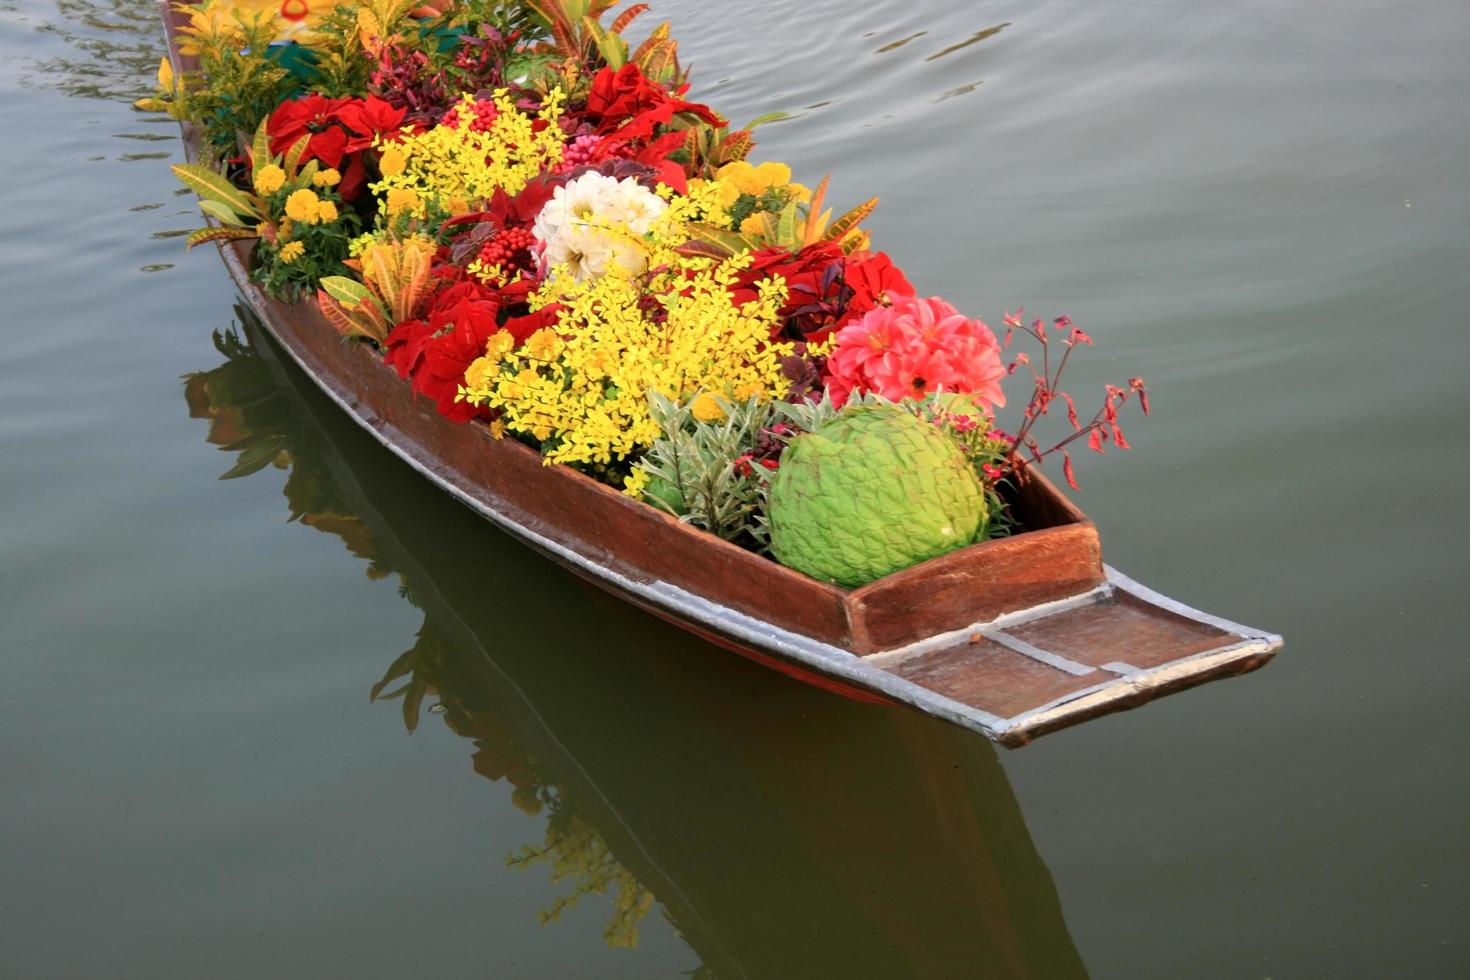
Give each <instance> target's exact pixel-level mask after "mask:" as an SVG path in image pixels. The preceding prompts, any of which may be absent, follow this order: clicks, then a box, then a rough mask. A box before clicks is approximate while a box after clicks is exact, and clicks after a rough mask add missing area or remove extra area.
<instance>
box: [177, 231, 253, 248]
mask: <svg viewBox="0 0 1470 980" xmlns="http://www.w3.org/2000/svg"><path fill="white" fill-rule="evenodd" d="M259 237H260V236H259V235H257V234H256V233H255V229H254V228H200V229H199V230H198V231H191V232H189V237H188V238H186V239H184V247H185V248H193V247H194V246H195V245H203V244H204V243H205V242H220V241H230V240H234V239H237V238H259Z"/></svg>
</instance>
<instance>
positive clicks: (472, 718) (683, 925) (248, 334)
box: [186, 309, 1085, 977]
mask: <svg viewBox="0 0 1470 980" xmlns="http://www.w3.org/2000/svg"><path fill="white" fill-rule="evenodd" d="M237 313H238V314H239V316H240V317H241V320H242V322H243V323H244V328H245V329H244V334H243V338H242V337H241V336H239V335H236V334H234V333H228V334H224V335H218V336H217V338H216V344H217V346H218V347H219V349H220V352H221V354H223V355H224V358H225V360H224V363H223V364H221V365H219V366H218V367H216V368H214V369H213V370H210V371H206V372H202V373H199V374H194V375H191V376H189V377H188V378H187V380H186V394H187V398H188V403H189V409H190V414H191V415H193V416H195V417H199V418H207V419H209V422H210V431H209V441H210V442H212V443H215V444H217V445H219V446H221V447H222V448H225V449H228V450H230V451H231V452H233V453H235V454H236V456H235V465H234V466H233V467H232V468H231V469H230V471H229V472H228V474H227V475H228V476H245V475H248V474H250V473H253V472H256V471H259V470H264V469H267V468H268V467H271V466H275V467H277V468H284V469H285V470H286V471H287V475H286V485H285V495H286V498H287V501H288V503H289V506H290V509H291V517H292V519H296V520H299V521H300V522H301V523H303V524H308V525H310V526H312V527H315V528H317V529H318V530H322V531H326V532H328V533H331V534H334V535H337V536H338V537H340V538H341V539H342V540H343V542H344V543H345V544H346V545H347V547H348V548H349V549H350V550H351V552H352V553H353V554H355V555H357V556H359V557H361V558H362V559H363V560H365V561H366V562H368V575H369V577H371V578H382V577H384V576H387V575H397V576H399V578H400V579H401V582H402V590H401V591H402V593H403V595H404V597H405V598H406V599H407V600H408V601H409V602H411V603H413V604H414V605H415V606H416V607H418V608H419V609H421V610H422V611H423V613H424V624H423V627H422V628H421V629H420V630H419V632H418V635H417V637H416V639H415V641H414V643H413V646H412V647H411V648H410V649H409V650H408V651H407V652H406V653H404V654H402V655H401V656H399V657H398V658H397V659H396V660H395V661H393V662H392V664H391V665H390V666H389V667H388V669H387V671H386V673H385V674H384V676H383V677H382V679H381V680H379V681H378V682H377V684H375V685H373V686H372V693H373V694H374V696H375V697H378V698H384V699H387V698H392V699H396V700H397V701H398V702H400V704H401V707H402V711H403V720H404V722H405V723H406V724H407V726H408V728H409V729H410V730H412V729H413V728H414V727H415V726H417V725H419V724H427V723H430V722H431V719H425V718H423V717H422V715H423V714H424V713H425V712H426V711H432V712H433V713H436V714H438V715H439V717H440V718H441V719H442V721H443V722H444V723H445V724H447V725H448V726H449V727H450V728H451V729H452V730H453V731H455V732H456V733H457V734H459V735H462V736H464V737H465V738H468V739H471V740H473V743H474V751H473V755H472V758H473V766H474V769H475V771H476V772H477V773H479V774H480V775H482V776H485V777H487V778H489V779H493V780H502V779H503V780H506V781H508V782H509V783H510V784H512V785H513V786H514V795H513V799H514V801H515V803H516V805H517V806H519V807H520V808H521V809H523V810H525V811H527V812H529V813H533V814H540V815H542V816H544V818H545V821H546V829H545V841H544V844H543V845H541V846H540V847H534V848H527V849H525V850H523V851H520V852H517V853H513V854H511V855H509V857H508V860H509V861H510V862H511V863H512V864H519V865H524V866H527V867H528V868H529V867H541V868H544V870H545V872H547V873H549V874H550V875H552V877H553V879H554V880H556V881H558V882H559V883H560V884H561V887H562V889H563V890H564V892H565V894H566V897H565V898H564V899H562V900H561V901H560V902H559V903H558V904H557V905H556V906H554V907H552V908H549V909H545V910H543V911H542V913H541V914H542V918H543V921H550V920H554V919H555V918H556V917H557V915H558V914H559V913H560V912H561V911H562V910H563V909H564V908H566V907H567V906H568V905H570V904H572V903H574V902H575V901H577V899H578V898H580V897H581V896H583V895H586V894H591V893H597V894H602V895H610V896H611V897H612V900H613V912H612V915H611V919H610V921H609V922H608V923H607V926H606V929H605V936H606V939H607V941H608V942H609V943H610V944H613V945H620V946H632V945H635V944H636V942H637V937H638V926H639V922H640V920H641V919H642V918H643V917H644V916H645V915H646V914H647V913H648V912H649V911H650V910H651V909H652V908H653V906H654V905H655V904H657V905H658V906H660V907H661V909H662V911H663V914H665V915H666V916H667V917H668V919H669V920H670V921H671V922H672V923H673V925H674V926H675V928H676V929H677V930H678V932H679V933H680V935H681V936H682V937H683V938H684V940H685V941H686V942H688V943H689V945H690V946H691V947H692V948H693V949H694V950H695V951H696V952H697V953H698V955H699V956H700V957H701V958H702V960H703V963H704V966H703V967H702V968H701V971H700V975H703V976H719V977H740V976H845V975H861V976H1046V977H1066V976H1082V975H1085V971H1084V969H1083V967H1082V964H1081V961H1080V959H1079V957H1078V955H1077V952H1076V950H1075V948H1074V946H1073V943H1072V940H1071V937H1070V936H1069V935H1068V933H1067V928H1066V924H1065V922H1064V921H1063V918H1062V913H1061V908H1060V905H1059V903H1058V900H1057V895H1056V891H1055V888H1054V886H1053V885H1052V881H1051V877H1050V875H1049V873H1048V872H1047V869H1046V866H1045V865H1044V864H1043V863H1042V861H1041V859H1040V857H1039V856H1038V855H1037V853H1036V849H1035V847H1034V846H1033V845H1032V843H1031V840H1030V837H1029V836H1028V834H1027V831H1026V825H1025V822H1024V819H1023V817H1022V815H1021V812H1020V809H1019V807H1018V806H1017V803H1016V800H1015V797H1014V795H1013V793H1012V792H1011V789H1010V786H1009V784H1008V782H1007V780H1006V776H1005V771H1004V769H1003V768H1002V767H1001V765H1000V763H999V761H998V759H997V758H996V752H995V749H994V747H993V746H992V745H991V744H990V743H989V742H987V741H986V740H985V739H983V738H981V737H979V736H977V735H973V734H970V733H967V732H965V731H963V730H961V729H958V728H955V727H953V726H950V725H946V724H944V723H942V722H938V721H934V720H932V719H929V718H926V717H924V716H922V715H920V714H918V713H917V712H913V711H909V710H906V709H900V708H885V707H878V706H873V705H865V704H857V703H854V702H849V701H845V700H843V699H841V698H838V697H835V696H833V695H830V694H826V693H824V692H821V691H818V690H815V689H812V688H809V687H807V686H805V685H803V684H800V683H797V682H795V681H792V680H789V679H788V678H785V677H783V676H781V675H779V674H777V673H775V672H773V671H767V670H765V669H763V668H760V667H758V666H755V665H752V664H750V663H748V662H746V661H744V660H742V659H741V658H738V657H734V656H731V655H730V654H729V653H727V652H725V651H723V650H720V649H718V648H716V647H713V646H708V645H706V644H704V643H702V642H700V641H698V640H695V639H693V638H691V637H689V636H688V635H687V634H685V633H683V632H682V631H680V630H678V629H676V628H674V627H672V626H668V625H666V624H664V623H662V622H661V621H659V620H656V619H654V618H652V617H650V616H648V615H646V614H643V613H641V612H638V611H637V610H635V609H632V608H631V607H629V606H627V605H625V604H623V603H621V602H619V601H617V600H616V599H613V598H611V597H609V596H607V595H606V594H605V593H603V592H601V591H600V590H598V589H596V588H595V587H593V586H591V585H588V584H586V583H583V582H582V581H581V580H580V579H577V578H576V577H574V576H572V575H571V574H569V573H567V572H565V571H564V570H562V569H561V568H559V567H558V566H556V565H554V564H552V563H551V562H548V561H545V560H544V559H542V558H540V557H538V556H535V555H533V554H532V553H531V552H529V551H528V550H526V549H525V548H524V547H523V546H521V545H520V544H518V543H517V542H515V541H514V540H512V539H510V538H509V537H507V536H505V535H504V534H503V533H501V532H499V531H497V530H496V529H495V528H493V527H491V526H490V525H488V524H487V523H486V522H484V521H483V520H481V519H479V518H478V517H476V516H475V515H474V514H472V513H471V512H470V511H469V510H467V509H466V508H463V507H461V506H459V505H458V504H456V503H455V502H454V501H452V500H451V499H449V498H448V497H447V496H445V495H443V494H442V493H441V492H440V491H438V490H437V489H436V488H435V487H434V486H433V485H432V484H430V483H429V482H428V481H427V480H424V479H423V478H422V477H421V476H419V475H418V474H416V473H415V472H413V471H412V470H410V469H409V468H408V467H407V466H405V465H403V464H402V463H400V462H399V461H398V460H397V459H396V458H394V457H393V456H392V455H391V454H390V453H388V452H386V451H385V450H383V449H382V448H381V447H380V446H379V445H378V444H377V443H376V442H375V441H374V440H372V439H371V438H369V437H368V436H367V435H365V434H364V433H362V432H361V431H360V430H359V429H358V428H357V427H356V425H355V424H354V423H353V422H351V421H350V420H349V419H348V418H347V417H346V416H345V415H343V414H342V413H341V412H340V411H339V410H338V409H337V408H336V407H335V406H334V405H332V404H331V403H330V402H328V401H327V400H326V399H325V397H323V396H322V395H321V394H320V393H319V391H318V389H316V387H315V386H314V385H313V384H312V383H311V382H310V381H309V380H307V379H306V378H305V377H304V376H302V375H300V374H299V373H298V372H297V371H296V369H295V367H294V365H291V364H288V363H286V361H285V358H284V355H282V354H281V353H280V352H279V349H278V348H276V347H275V346H274V344H273V342H272V341H270V340H269V339H268V338H267V337H266V336H265V335H264V333H263V332H261V331H260V330H259V329H258V328H256V327H255V326H254V324H253V323H252V322H251V320H250V319H249V315H248V314H247V313H246V312H245V311H244V310H243V309H237ZM371 670H373V667H372V665H370V664H364V671H365V672H369V671H371ZM368 683H369V679H368V678H365V679H364V685H365V686H366V685H367V684H368ZM528 873H529V872H528Z"/></svg>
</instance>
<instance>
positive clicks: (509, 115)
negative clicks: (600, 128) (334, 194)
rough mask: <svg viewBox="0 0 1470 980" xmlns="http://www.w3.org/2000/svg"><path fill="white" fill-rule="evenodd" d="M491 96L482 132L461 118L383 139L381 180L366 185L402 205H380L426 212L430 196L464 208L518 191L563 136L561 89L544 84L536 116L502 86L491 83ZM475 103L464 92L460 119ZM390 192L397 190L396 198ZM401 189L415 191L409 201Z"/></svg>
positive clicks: (552, 155) (553, 154) (552, 156)
mask: <svg viewBox="0 0 1470 980" xmlns="http://www.w3.org/2000/svg"><path fill="white" fill-rule="evenodd" d="M493 101H494V103H495V110H496V116H495V121H494V122H493V123H491V125H490V127H489V128H488V129H487V130H485V131H483V132H479V131H476V130H473V129H471V128H470V127H469V126H468V125H461V126H435V127H433V128H432V129H428V130H424V131H422V132H414V131H410V132H408V133H406V134H404V135H402V136H399V137H397V138H396V139H395V140H394V141H393V142H392V143H389V144H387V145H385V146H384V148H383V156H382V160H381V161H380V164H379V169H380V170H381V171H382V174H383V179H382V180H380V181H378V182H377V183H375V184H372V185H371V190H372V191H373V193H374V194H377V195H378V196H379V197H380V198H382V199H383V200H384V201H385V202H397V203H398V204H400V205H403V206H402V207H400V208H396V209H395V208H394V207H392V206H391V205H389V206H386V207H385V210H386V211H388V212H389V213H393V212H394V211H396V210H402V211H406V212H407V213H409V214H411V215H413V216H414V217H416V218H425V217H427V205H428V203H429V202H431V201H432V202H434V203H435V204H437V205H438V206H439V207H440V208H441V209H443V210H445V211H451V212H453V211H455V210H467V209H468V208H469V207H470V206H472V205H473V204H476V203H479V202H483V201H486V200H489V198H490V196H491V195H492V194H494V192H495V191H496V189H497V188H498V189H500V190H503V191H505V193H507V194H517V193H519V192H520V191H521V189H522V188H524V187H525V186H526V184H527V183H528V182H529V181H530V180H531V179H532V178H534V177H536V176H537V175H538V174H540V173H541V171H542V170H545V169H548V168H550V167H552V166H554V165H555V164H556V163H558V162H559V161H560V160H561V155H562V148H563V143H564V141H565V139H566V137H565V136H564V135H563V134H562V131H561V127H560V126H558V125H557V120H558V119H559V118H560V117H561V110H562V107H563V106H564V105H565V104H566V96H565V95H564V94H563V93H562V92H561V90H560V89H553V90H552V91H551V93H550V94H549V95H548V96H547V97H546V102H545V103H544V104H543V105H542V107H541V110H540V111H539V112H537V113H536V114H535V115H528V114H526V113H524V112H522V111H521V110H520V109H518V108H516V105H515V102H514V100H512V99H511V97H510V95H509V92H508V90H506V89H497V90H496V91H495V94H494V99H493ZM474 103H475V99H474V96H472V95H469V94H466V95H465V96H464V102H463V109H462V112H461V115H462V117H463V118H465V119H471V118H474V115H475V113H474ZM537 120H541V121H543V122H545V124H546V125H545V126H543V127H542V129H541V131H540V132H536V130H535V125H536V122H537ZM394 191H399V192H400V193H399V194H398V195H397V196H396V197H395V196H394V195H393V192H394ZM404 191H409V192H412V193H413V194H414V195H415V196H414V198H413V199H412V200H413V203H412V204H411V205H408V204H407V202H408V201H409V200H410V198H409V197H408V196H407V195H406V194H403V193H401V192H404ZM451 204H453V205H455V207H450V205H451Z"/></svg>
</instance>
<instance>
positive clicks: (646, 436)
mask: <svg viewBox="0 0 1470 980" xmlns="http://www.w3.org/2000/svg"><path fill="white" fill-rule="evenodd" d="M703 196H705V195H704V194H700V195H698V196H691V197H674V198H673V200H671V201H670V206H669V209H668V211H666V212H665V213H664V215H663V216H661V217H660V219H659V220H658V222H657V223H656V224H655V226H654V229H653V230H652V231H651V232H650V233H649V234H648V235H647V236H645V245H646V246H647V248H648V249H649V253H650V257H649V263H648V267H649V269H651V270H653V271H652V272H650V273H649V274H648V275H647V276H642V277H633V276H626V275H606V276H602V277H600V278H594V279H589V280H587V281H585V282H577V281H576V280H575V279H574V278H573V277H572V276H570V275H568V274H566V272H565V270H553V275H552V276H551V277H550V279H549V280H548V281H547V282H546V283H545V284H544V285H543V286H542V287H541V288H540V289H539V290H537V291H536V292H535V293H533V294H532V295H531V298H530V300H531V305H532V307H533V308H535V309H541V308H544V307H545V306H547V305H549V304H551V303H559V304H560V305H561V314H560V321H559V324H558V327H557V330H556V331H555V332H552V331H550V330H541V331H537V333H536V334H533V335H532V336H531V337H530V338H529V339H528V341H527V343H525V344H524V345H522V346H521V347H520V348H518V349H516V350H513V351H510V352H508V353H502V352H501V351H499V350H491V351H489V352H487V354H486V355H485V357H482V358H480V359H479V360H478V361H476V362H475V363H474V364H473V365H471V367H470V369H469V371H468V372H466V375H465V385H464V386H463V388H462V389H461V392H460V396H461V397H462V398H466V399H468V400H469V401H471V402H472V403H474V404H477V405H488V406H490V407H492V408H498V409H500V410H501V412H502V414H501V417H500V418H501V421H503V422H504V424H505V427H506V428H507V429H509V430H510V431H512V432H520V433H525V434H528V435H530V436H532V437H533V438H535V439H537V440H538V441H540V442H541V443H542V452H543V453H544V454H545V459H546V462H547V463H574V464H582V465H591V466H597V465H608V464H611V463H614V462H616V461H619V460H624V459H627V458H628V457H630V456H633V455H636V454H638V453H641V452H642V451H644V450H646V449H647V448H648V447H649V446H651V445H652V444H653V442H654V441H655V440H656V439H658V437H659V435H660V432H659V428H658V425H657V423H655V422H654V421H653V418H652V416H651V415H650V412H649V406H648V393H649V392H651V391H658V392H660V393H662V394H664V395H667V396H669V397H671V398H687V397H689V396H690V395H692V394H694V393H695V392H700V391H704V392H719V393H726V394H729V395H730V396H731V397H734V398H738V399H745V398H750V397H756V396H759V397H765V398H779V397H781V396H782V395H784V394H785V393H786V390H787V389H788V388H789V382H788V381H787V380H786V379H785V377H784V376H783V375H782V372H781V359H782V358H783V357H785V356H786V355H788V354H790V353H791V350H792V345H791V344H789V343H784V342H773V341H772V340H771V336H772V333H773V330H774V329H775V328H776V327H778V326H779V324H780V315H779V310H780V308H781V306H782V304H783V303H784V302H785V299H786V285H785V282H784V281H783V280H781V279H779V278H771V279H766V280H764V281H762V282H761V283H760V284H759V285H758V286H757V290H758V296H757V298H756V299H755V300H754V301H752V302H750V303H746V304H745V305H743V306H736V305H735V304H734V303H732V302H731V293H730V290H731V288H732V287H733V286H734V285H735V283H736V281H737V278H738V276H739V273H740V271H741V270H742V269H744V268H746V267H748V266H749V264H750V256H749V255H748V254H747V253H741V254H740V255H737V256H735V257H734V258H731V259H726V260H715V259H711V258H704V257H689V256H685V255H681V254H679V252H677V251H676V250H675V249H676V248H677V246H678V245H680V244H682V243H683V242H685V241H687V240H688V233H687V230H686V225H687V223H688V222H690V221H694V220H700V219H701V218H704V217H706V216H707V214H706V212H705V210H704V204H703V203H702V202H701V200H700V199H699V197H703ZM629 234H631V232H629ZM650 300H651V301H650ZM497 336H498V335H497ZM491 340H492V346H493V344H494V342H495V338H491Z"/></svg>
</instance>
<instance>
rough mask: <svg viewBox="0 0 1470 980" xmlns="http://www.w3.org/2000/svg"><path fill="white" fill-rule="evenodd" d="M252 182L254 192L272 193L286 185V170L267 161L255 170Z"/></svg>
mask: <svg viewBox="0 0 1470 980" xmlns="http://www.w3.org/2000/svg"><path fill="white" fill-rule="evenodd" d="M252 182H253V183H254V184H255V193H257V194H274V193H275V192H276V191H278V190H280V189H281V188H282V187H284V186H285V185H286V171H284V170H282V169H281V168H280V167H278V166H276V165H275V164H274V163H268V164H266V165H265V166H264V167H261V168H260V169H259V170H257V171H255V174H254V176H253V178H252Z"/></svg>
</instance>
